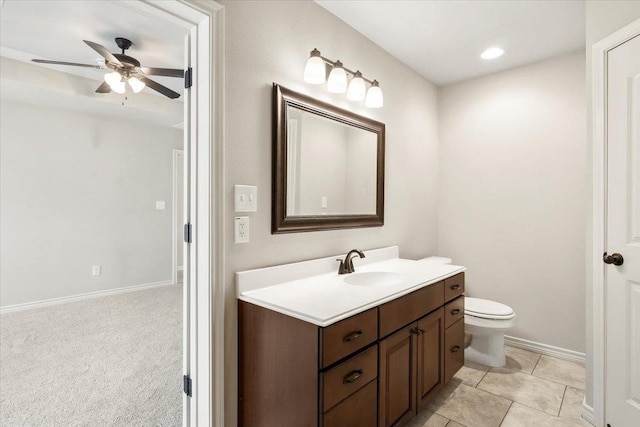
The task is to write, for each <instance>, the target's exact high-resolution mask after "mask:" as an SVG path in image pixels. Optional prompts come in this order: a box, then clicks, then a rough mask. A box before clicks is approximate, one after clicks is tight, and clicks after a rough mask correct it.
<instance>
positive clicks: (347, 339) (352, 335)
mask: <svg viewBox="0 0 640 427" xmlns="http://www.w3.org/2000/svg"><path fill="white" fill-rule="evenodd" d="M362 335H363V334H362V331H361V330H360V331H355V332H352V333H350V334H349V335H347V336H346V337H344V338H342V342H351V341H355V340H357V339H358V338H360V337H361V336H362Z"/></svg>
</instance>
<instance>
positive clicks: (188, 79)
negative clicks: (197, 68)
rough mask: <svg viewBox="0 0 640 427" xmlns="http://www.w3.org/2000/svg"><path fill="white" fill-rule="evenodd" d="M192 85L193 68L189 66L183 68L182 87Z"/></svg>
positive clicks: (187, 87)
mask: <svg viewBox="0 0 640 427" xmlns="http://www.w3.org/2000/svg"><path fill="white" fill-rule="evenodd" d="M191 86H193V68H191V67H189V68H187V69H186V70H184V88H185V89H189V88H190V87H191Z"/></svg>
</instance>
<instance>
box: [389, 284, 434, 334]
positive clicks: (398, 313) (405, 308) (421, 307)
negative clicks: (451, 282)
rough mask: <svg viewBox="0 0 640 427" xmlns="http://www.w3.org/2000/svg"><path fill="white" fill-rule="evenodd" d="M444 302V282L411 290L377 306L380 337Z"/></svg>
mask: <svg viewBox="0 0 640 427" xmlns="http://www.w3.org/2000/svg"><path fill="white" fill-rule="evenodd" d="M443 303H444V282H438V283H434V284H433V285H429V286H425V287H424V288H422V289H418V290H417V291H414V292H411V293H410V294H408V295H405V296H403V297H400V298H398V299H396V300H393V301H389V302H388V303H386V304H383V305H381V306H380V307H379V308H378V312H379V314H380V338H382V337H384V336H386V335H389V334H390V333H391V332H393V331H396V330H398V329H400V328H402V327H403V326H405V325H407V324H409V323H411V322H413V321H415V320H417V319H419V318H420V317H422V316H424V315H425V314H427V313H429V312H431V311H433V310H435V309H436V308H438V307H440V306H442V304H443Z"/></svg>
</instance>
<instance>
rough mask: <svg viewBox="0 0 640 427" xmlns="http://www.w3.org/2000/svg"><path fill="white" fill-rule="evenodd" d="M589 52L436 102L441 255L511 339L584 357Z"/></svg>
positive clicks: (462, 88)
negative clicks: (502, 310)
mask: <svg viewBox="0 0 640 427" xmlns="http://www.w3.org/2000/svg"><path fill="white" fill-rule="evenodd" d="M584 61H585V56H584V53H583V52H578V53H574V54H571V55H567V56H561V57H556V58H553V59H550V60H547V61H543V62H539V63H535V64H532V65H529V66H525V67H521V68H517V69H512V70H509V71H504V72H500V73H496V74H492V75H490V76H486V77H482V78H478V79H474V80H470V81H466V82H462V83H459V84H453V85H450V86H447V87H444V88H441V89H440V90H439V108H440V110H439V111H440V113H439V114H440V115H439V117H440V121H439V126H440V179H439V187H440V188H439V191H440V196H439V199H438V200H439V204H438V251H439V253H440V254H442V255H446V256H448V257H452V258H453V259H454V260H455V262H456V263H460V264H461V265H465V266H467V267H468V268H469V270H468V272H467V275H466V279H467V295H469V296H472V297H480V298H487V299H491V300H495V301H500V302H503V303H505V304H508V305H510V306H511V307H513V309H514V310H515V312H516V315H517V326H516V327H515V328H514V329H513V330H512V331H509V335H512V336H515V337H519V338H523V339H527V340H532V341H536V342H540V343H544V344H550V345H554V346H558V347H562V348H565V349H570V350H575V351H579V352H584V350H585V326H584V325H585V308H584V307H585V286H584V281H585V267H584V265H585V262H584V251H585V235H584V229H585V217H584V212H585V209H586V185H587V184H586V163H585V159H586V153H585V151H586V133H585V125H586V116H585V103H586V99H585V72H584Z"/></svg>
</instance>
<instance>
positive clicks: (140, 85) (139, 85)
mask: <svg viewBox="0 0 640 427" xmlns="http://www.w3.org/2000/svg"><path fill="white" fill-rule="evenodd" d="M127 82H129V86H131V89H133V92H134V93H138V92H140V91H141V90H142V89H144V87H145V86H146V85H145V84H144V82H142V81H140V80H138V79H137V78H136V77H129V80H127Z"/></svg>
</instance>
